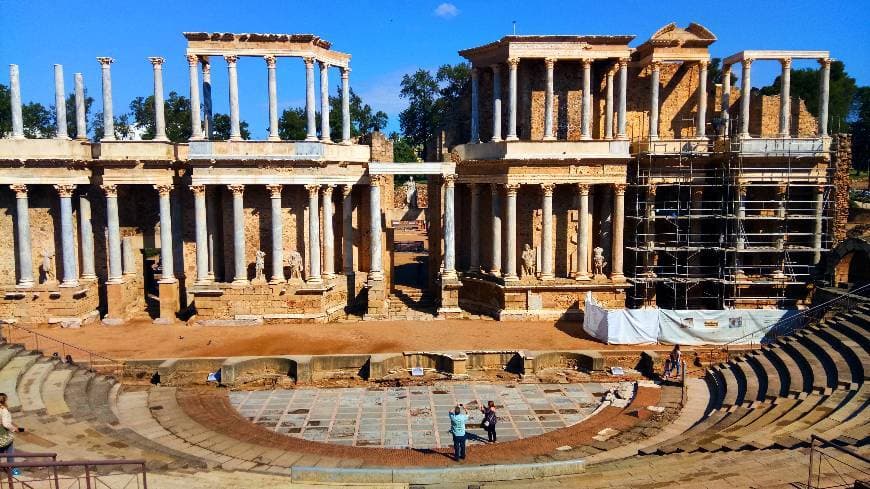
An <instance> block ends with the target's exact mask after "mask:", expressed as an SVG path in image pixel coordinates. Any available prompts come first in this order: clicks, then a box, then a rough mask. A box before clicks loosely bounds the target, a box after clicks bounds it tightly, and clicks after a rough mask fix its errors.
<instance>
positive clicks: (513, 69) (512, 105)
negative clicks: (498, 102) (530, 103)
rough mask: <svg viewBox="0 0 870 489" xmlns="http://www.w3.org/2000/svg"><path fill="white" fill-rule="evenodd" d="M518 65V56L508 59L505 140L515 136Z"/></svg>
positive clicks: (512, 138)
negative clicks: (506, 127) (506, 129)
mask: <svg viewBox="0 0 870 489" xmlns="http://www.w3.org/2000/svg"><path fill="white" fill-rule="evenodd" d="M519 67H520V59H519V58H510V59H508V76H509V77H510V78H509V89H510V93H509V99H508V135H507V138H506V141H516V140H517V139H519V138H518V137H517V109H518V107H517V71H518V70H519Z"/></svg>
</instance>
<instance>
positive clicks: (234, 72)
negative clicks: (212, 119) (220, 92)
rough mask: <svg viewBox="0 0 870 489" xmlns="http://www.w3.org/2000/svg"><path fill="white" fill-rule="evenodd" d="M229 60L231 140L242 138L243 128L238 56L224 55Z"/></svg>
mask: <svg viewBox="0 0 870 489" xmlns="http://www.w3.org/2000/svg"><path fill="white" fill-rule="evenodd" d="M224 59H225V60H226V61H227V71H228V73H229V85H230V141H241V140H242V129H241V126H240V124H241V122H240V115H239V74H238V69H237V66H236V63H237V62H238V61H239V57H238V56H234V55H233V56H224Z"/></svg>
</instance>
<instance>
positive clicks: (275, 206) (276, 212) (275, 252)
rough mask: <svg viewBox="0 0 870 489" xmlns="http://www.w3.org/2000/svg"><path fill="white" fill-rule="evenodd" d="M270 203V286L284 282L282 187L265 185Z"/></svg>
mask: <svg viewBox="0 0 870 489" xmlns="http://www.w3.org/2000/svg"><path fill="white" fill-rule="evenodd" d="M266 188H267V189H268V190H269V200H270V201H271V203H272V215H271V216H270V217H271V218H272V280H270V281H269V283H271V284H279V283H282V282H284V281H285V280H286V279H285V278H284V215H283V213H282V210H281V191H282V190H283V189H284V187H283V186H282V185H277V184H273V185H266Z"/></svg>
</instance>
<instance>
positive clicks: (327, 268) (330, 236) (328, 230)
mask: <svg viewBox="0 0 870 489" xmlns="http://www.w3.org/2000/svg"><path fill="white" fill-rule="evenodd" d="M334 188H335V185H324V186H323V277H324V278H327V279H330V278H333V277H335V234H334V230H333V227H332V226H333V221H334V218H333V215H334V214H335V211H334V209H333V205H332V190H333V189H334Z"/></svg>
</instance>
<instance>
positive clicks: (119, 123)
mask: <svg viewBox="0 0 870 489" xmlns="http://www.w3.org/2000/svg"><path fill="white" fill-rule="evenodd" d="M112 121H113V122H112V123H113V125H114V126H115V139H120V140H129V139H132V138H133V125H132V124H131V123H130V115H129V114H121V115H118V116H115V117H113V118H112ZM93 128H94V141H99V140H101V139H103V135H104V134H105V133H106V129H105V127H104V126H103V113H102V112H97V113H96V114H94V121H93Z"/></svg>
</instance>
